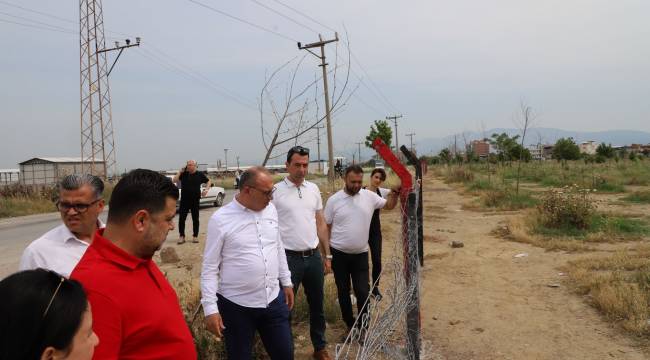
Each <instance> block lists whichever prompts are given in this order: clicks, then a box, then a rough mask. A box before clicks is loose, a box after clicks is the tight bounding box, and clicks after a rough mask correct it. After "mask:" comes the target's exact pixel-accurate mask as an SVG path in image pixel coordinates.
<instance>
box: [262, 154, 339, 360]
mask: <svg viewBox="0 0 650 360" xmlns="http://www.w3.org/2000/svg"><path fill="white" fill-rule="evenodd" d="M286 167H287V172H288V173H289V176H287V177H285V178H284V179H283V180H282V181H280V182H278V183H277V184H275V188H276V191H275V193H274V194H273V200H272V203H273V205H275V208H276V209H277V211H278V219H279V225H280V235H281V237H282V243H283V244H284V249H285V253H286V254H287V263H288V265H289V270H290V271H291V282H292V283H293V286H294V287H293V291H294V294H295V293H296V292H297V291H298V288H299V287H300V284H301V283H302V285H303V289H304V292H305V296H306V297H307V303H308V304H309V335H310V337H311V343H312V345H313V347H314V353H313V357H314V358H315V359H322V360H326V359H330V356H329V353H328V352H327V349H326V346H327V341H326V339H325V313H324V311H323V298H324V294H323V284H324V280H325V279H324V274H325V273H329V272H330V271H331V258H332V256H331V255H330V254H329V234H328V232H327V224H326V223H325V217H324V216H323V201H322V199H321V194H320V190H319V189H318V186H316V184H314V183H312V182H309V181H307V180H305V175H307V172H308V168H309V149H307V148H304V147H302V146H294V147H292V148H291V149H289V152H288V153H287V162H286ZM319 243H320V251H319ZM323 259H324V260H323Z"/></svg>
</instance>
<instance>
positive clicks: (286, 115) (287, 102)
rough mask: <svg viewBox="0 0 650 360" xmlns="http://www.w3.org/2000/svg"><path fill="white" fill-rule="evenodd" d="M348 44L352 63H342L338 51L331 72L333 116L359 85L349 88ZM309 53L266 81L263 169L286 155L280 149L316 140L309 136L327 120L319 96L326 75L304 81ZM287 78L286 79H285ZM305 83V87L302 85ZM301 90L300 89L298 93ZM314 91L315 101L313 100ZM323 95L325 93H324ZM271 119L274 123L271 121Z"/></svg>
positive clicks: (262, 111)
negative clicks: (339, 75) (341, 72)
mask: <svg viewBox="0 0 650 360" xmlns="http://www.w3.org/2000/svg"><path fill="white" fill-rule="evenodd" d="M347 44H348V49H347V50H348V51H347V52H348V61H347V63H344V64H339V62H338V50H337V52H336V54H337V59H336V60H335V66H334V67H333V68H332V69H330V70H329V71H328V75H330V74H333V77H334V90H333V92H332V105H331V107H332V108H331V109H330V111H331V113H332V114H335V113H338V112H339V111H341V110H342V109H343V107H344V106H345V105H346V104H347V102H348V100H349V99H350V97H351V96H352V95H353V94H354V92H355V91H356V89H357V88H358V85H357V86H356V87H354V88H352V89H348V83H349V80H350V49H349V41H348V42H347ZM306 56H307V54H305V55H303V56H302V57H300V58H298V57H295V58H293V59H291V60H289V61H287V62H286V63H284V64H282V65H281V66H279V67H278V68H276V69H275V70H274V71H273V72H271V74H270V75H269V76H267V77H266V78H265V82H264V86H263V87H262V90H261V91H260V99H259V104H258V106H259V111H260V130H261V134H262V144H263V145H264V148H265V150H266V154H265V156H264V161H263V162H262V166H265V165H266V164H267V162H268V161H269V160H270V159H274V158H277V157H279V156H282V155H283V154H284V151H280V150H279V149H281V148H284V147H285V146H286V145H301V144H305V143H308V142H310V141H313V140H314V139H315V137H313V135H312V136H311V137H309V136H308V135H307V134H308V132H309V131H310V130H312V129H314V128H315V127H316V126H318V125H319V124H320V123H321V122H323V121H324V120H325V114H326V111H321V108H322V106H321V105H320V100H319V98H321V97H322V96H319V92H320V91H319V87H318V84H319V83H320V82H321V80H322V75H321V76H318V75H315V76H314V78H313V80H309V81H307V82H306V83H304V82H305V81H304V80H302V79H300V78H301V77H300V76H299V75H300V74H301V73H302V72H301V70H302V67H303V62H304V60H305V57H306ZM340 68H345V69H346V74H345V81H344V82H343V84H342V86H340V87H339V88H337V86H336V85H337V77H336V76H337V72H338V70H339V69H340ZM283 75H284V76H286V77H284V79H283ZM300 82H303V84H301V85H297V84H298V83H300ZM297 89H299V90H297ZM310 89H313V90H314V91H313V98H311V94H312V92H310ZM320 94H321V95H322V92H320ZM269 117H270V118H271V119H270V120H269V119H268V118H269Z"/></svg>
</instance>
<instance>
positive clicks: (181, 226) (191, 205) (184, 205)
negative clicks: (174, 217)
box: [178, 199, 199, 237]
mask: <svg viewBox="0 0 650 360" xmlns="http://www.w3.org/2000/svg"><path fill="white" fill-rule="evenodd" d="M190 211H191V212H192V235H193V236H194V237H197V236H199V199H196V200H194V199H192V200H191V201H185V202H183V201H181V205H180V206H179V208H178V233H179V234H180V236H183V237H184V236H185V220H186V219H187V213H188V212H190Z"/></svg>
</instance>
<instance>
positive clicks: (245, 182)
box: [239, 166, 269, 190]
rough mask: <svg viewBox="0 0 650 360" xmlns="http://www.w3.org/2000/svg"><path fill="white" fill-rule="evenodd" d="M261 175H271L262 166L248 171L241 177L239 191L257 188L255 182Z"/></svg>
mask: <svg viewBox="0 0 650 360" xmlns="http://www.w3.org/2000/svg"><path fill="white" fill-rule="evenodd" d="M260 174H267V175H268V174H269V171H268V170H266V168H264V167H262V166H253V167H252V168H249V169H247V170H246V171H244V172H243V173H242V174H241V175H240V176H239V189H240V190H241V189H243V188H244V186H255V181H256V180H257V177H258V176H259V175H260Z"/></svg>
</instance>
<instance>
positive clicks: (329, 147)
mask: <svg viewBox="0 0 650 360" xmlns="http://www.w3.org/2000/svg"><path fill="white" fill-rule="evenodd" d="M318 39H319V40H320V41H318V42H315V43H311V44H306V45H302V44H301V43H298V49H300V50H307V51H309V53H311V54H312V55H314V56H316V57H317V58H319V59H320V61H321V63H320V65H318V66H320V67H322V68H323V93H324V95H325V118H326V120H327V121H326V126H327V157H328V160H327V166H328V171H327V178H328V180H329V182H330V184H334V175H335V174H334V145H333V144H332V118H331V114H330V112H331V110H332V109H331V108H330V97H329V92H328V90H327V69H326V67H327V63H326V62H325V45H327V44H329V43H332V42H336V41H339V34H338V33H334V39H332V40H323V37H322V36H321V35H320V34H318ZM317 47H318V48H320V56H319V55H318V54H316V53H315V52H313V51H311V50H309V49H312V48H317Z"/></svg>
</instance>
